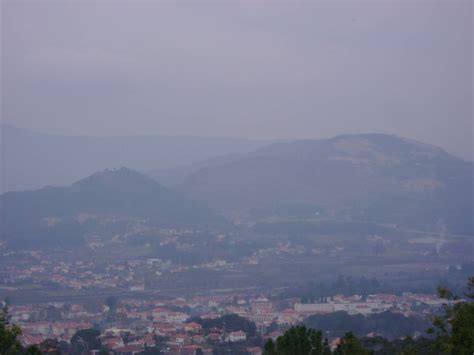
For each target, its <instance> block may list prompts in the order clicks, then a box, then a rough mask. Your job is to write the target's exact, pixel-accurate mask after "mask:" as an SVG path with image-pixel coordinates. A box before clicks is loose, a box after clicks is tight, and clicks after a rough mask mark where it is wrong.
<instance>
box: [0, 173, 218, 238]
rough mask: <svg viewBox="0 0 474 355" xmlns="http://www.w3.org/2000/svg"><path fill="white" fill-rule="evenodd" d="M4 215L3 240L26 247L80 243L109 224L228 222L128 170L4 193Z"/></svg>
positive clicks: (201, 224) (1, 203)
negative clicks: (38, 244) (36, 188)
mask: <svg viewBox="0 0 474 355" xmlns="http://www.w3.org/2000/svg"><path fill="white" fill-rule="evenodd" d="M0 213H1V218H2V228H1V231H0V233H1V234H0V236H1V239H2V240H5V241H8V242H11V243H17V242H24V243H26V244H27V243H30V242H31V243H34V242H40V243H46V242H51V241H54V242H58V240H59V241H62V242H64V241H65V242H78V243H79V242H81V241H82V240H83V236H84V235H85V234H87V233H89V234H90V233H93V232H96V231H97V230H98V229H100V226H101V225H103V224H104V223H109V222H111V224H112V225H113V224H114V223H115V227H116V226H117V224H119V225H120V224H122V225H126V224H127V223H129V222H133V221H135V222H137V221H143V222H144V223H145V224H146V225H147V226H156V227H173V228H174V227H206V226H218V225H224V223H225V222H224V219H223V218H221V217H219V216H217V215H215V214H214V213H212V212H211V211H210V210H208V209H207V208H205V207H203V206H202V205H200V204H197V203H195V202H193V201H191V200H188V199H187V198H185V197H182V196H180V195H179V194H177V193H175V192H172V191H170V190H168V189H166V188H165V187H163V186H161V185H160V184H158V183H157V182H155V181H154V180H153V179H151V178H149V177H147V176H145V175H143V174H141V173H138V172H136V171H133V170H130V169H127V168H121V169H117V170H105V171H102V172H98V173H95V174H93V175H91V176H89V177H87V178H85V179H82V180H80V181H78V182H76V183H73V184H72V185H70V186H67V187H45V188H42V189H40V190H36V191H27V192H8V193H5V194H3V195H1V196H0ZM115 227H111V228H110V231H111V230H113V229H114V228H115ZM110 231H108V232H110ZM20 244H21V243H20Z"/></svg>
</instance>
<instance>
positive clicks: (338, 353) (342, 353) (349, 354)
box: [334, 332, 369, 355]
mask: <svg viewBox="0 0 474 355" xmlns="http://www.w3.org/2000/svg"><path fill="white" fill-rule="evenodd" d="M334 354H335V355H368V354H369V352H368V351H367V350H366V349H365V348H364V347H363V346H362V344H361V342H360V341H359V339H358V338H357V337H356V336H355V335H354V334H353V333H352V332H347V333H346V334H344V337H343V338H342V339H341V343H340V344H339V345H338V346H337V348H336V350H335V352H334Z"/></svg>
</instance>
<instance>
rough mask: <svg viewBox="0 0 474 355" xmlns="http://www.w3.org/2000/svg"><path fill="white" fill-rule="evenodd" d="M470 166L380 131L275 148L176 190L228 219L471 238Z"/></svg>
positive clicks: (473, 181)
mask: <svg viewBox="0 0 474 355" xmlns="http://www.w3.org/2000/svg"><path fill="white" fill-rule="evenodd" d="M473 174H474V164H473V163H472V162H467V161H464V160H461V159H459V158H457V157H454V156H452V155H450V154H448V153H446V152H445V151H444V150H442V149H440V148H437V147H434V146H431V145H427V144H422V143H419V142H416V141H412V140H408V139H405V138H400V137H396V136H392V135H384V134H360V135H343V136H338V137H335V138H331V139H322V140H303V141H295V142H290V143H275V144H271V145H268V146H265V147H262V148H260V149H257V150H255V151H254V152H251V153H247V154H240V155H234V156H231V157H229V158H228V159H221V160H218V161H213V162H210V163H209V164H208V165H207V166H201V167H200V168H199V169H198V170H197V171H195V172H193V173H191V174H190V175H189V176H188V177H187V178H186V179H185V180H184V181H183V182H182V184H181V185H180V186H179V187H178V189H179V191H180V192H181V193H183V194H185V195H187V196H189V197H191V198H193V199H196V200H199V201H202V202H205V203H206V204H208V205H209V206H211V207H212V208H214V209H216V210H218V211H222V212H223V213H225V214H227V215H228V216H232V217H234V218H235V217H236V216H253V217H256V218H257V217H271V216H273V217H275V216H276V217H278V216H280V217H293V218H315V217H326V218H345V219H351V220H361V221H375V222H380V223H386V224H397V225H398V224H401V225H404V226H407V227H413V228H421V229H428V230H438V231H440V230H445V229H447V230H449V231H451V232H455V233H459V234H471V235H474V228H473V221H474V213H473V203H474V191H473V186H474V175H473Z"/></svg>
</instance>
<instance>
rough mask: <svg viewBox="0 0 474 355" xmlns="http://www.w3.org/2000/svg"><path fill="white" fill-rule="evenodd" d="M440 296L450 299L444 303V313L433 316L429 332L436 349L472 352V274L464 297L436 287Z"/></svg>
mask: <svg viewBox="0 0 474 355" xmlns="http://www.w3.org/2000/svg"><path fill="white" fill-rule="evenodd" d="M438 293H439V296H440V297H441V298H444V299H446V300H450V301H453V302H450V303H448V304H445V305H444V313H443V314H442V315H439V316H435V317H434V318H433V327H431V328H430V329H428V332H429V333H432V334H435V335H436V347H437V349H438V351H440V352H445V353H451V354H473V353H474V276H471V277H470V278H469V280H468V283H467V286H466V291H465V293H464V295H465V297H466V299H465V300H460V299H459V297H457V296H455V295H453V293H452V292H451V291H450V290H448V289H446V288H442V287H440V288H438Z"/></svg>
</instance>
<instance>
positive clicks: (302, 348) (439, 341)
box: [264, 276, 474, 355]
mask: <svg viewBox="0 0 474 355" xmlns="http://www.w3.org/2000/svg"><path fill="white" fill-rule="evenodd" d="M438 292H439V295H440V297H442V298H444V299H447V300H457V301H458V302H456V303H454V304H452V305H445V306H444V312H443V313H442V314H441V315H439V316H436V317H434V318H433V320H432V327H431V328H429V329H428V331H427V333H428V334H431V336H430V337H420V338H418V339H412V338H410V337H407V338H405V339H397V340H394V341H392V342H390V341H388V340H386V339H384V338H382V337H375V338H362V339H359V338H357V337H356V336H355V335H354V334H353V333H352V332H347V333H346V334H345V335H344V336H343V337H342V338H341V340H340V342H339V344H338V345H337V347H336V349H335V350H334V352H331V349H330V347H329V345H328V341H327V339H324V338H323V336H322V333H321V331H316V330H314V329H311V328H306V327H305V326H297V327H292V328H290V329H289V330H287V331H286V332H285V334H283V335H282V336H280V337H278V339H277V340H276V342H274V341H273V340H272V339H269V340H268V341H267V343H266V344H265V347H264V353H265V355H329V354H331V353H332V354H335V355H369V354H384V355H391V354H394V355H395V354H407V355H408V354H427V355H431V354H440V355H441V354H443V355H444V354H453V355H464V354H465V355H468V354H474V276H473V277H470V278H469V282H468V285H467V287H466V291H465V299H464V300H461V299H459V298H458V297H456V296H454V295H453V294H452V292H451V291H449V290H448V289H446V288H440V289H438Z"/></svg>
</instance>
